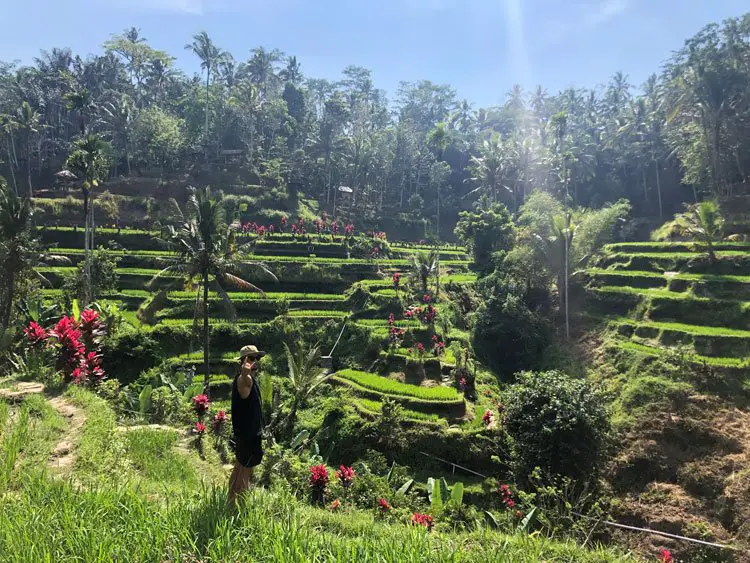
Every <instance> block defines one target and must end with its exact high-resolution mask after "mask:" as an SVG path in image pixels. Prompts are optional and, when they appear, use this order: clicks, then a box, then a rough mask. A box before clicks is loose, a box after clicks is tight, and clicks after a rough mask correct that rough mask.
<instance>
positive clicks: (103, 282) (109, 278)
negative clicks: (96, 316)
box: [63, 247, 119, 303]
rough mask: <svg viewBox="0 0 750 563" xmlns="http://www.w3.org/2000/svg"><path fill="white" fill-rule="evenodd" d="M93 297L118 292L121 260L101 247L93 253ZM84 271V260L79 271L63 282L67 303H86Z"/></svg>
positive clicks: (91, 259) (66, 277) (91, 258)
mask: <svg viewBox="0 0 750 563" xmlns="http://www.w3.org/2000/svg"><path fill="white" fill-rule="evenodd" d="M89 259H90V261H91V296H92V297H93V298H94V299H96V297H98V296H100V295H102V294H105V293H112V292H114V291H117V282H118V276H117V264H118V262H119V260H118V259H117V257H116V256H114V255H113V254H112V253H111V252H110V251H108V250H105V249H104V248H101V247H99V248H98V249H96V250H94V251H92V252H91V255H90V258H89ZM84 271H85V263H84V261H83V260H82V261H81V262H80V263H79V264H78V269H77V270H75V272H74V273H73V274H72V275H67V276H65V278H64V281H63V296H64V297H65V299H66V300H67V301H72V300H73V299H78V300H79V301H80V302H81V303H84V291H83V289H84Z"/></svg>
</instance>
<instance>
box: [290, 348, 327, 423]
mask: <svg viewBox="0 0 750 563" xmlns="http://www.w3.org/2000/svg"><path fill="white" fill-rule="evenodd" d="M284 351H285V352H286V361H287V366H288V367H289V383H290V387H291V391H292V398H291V404H290V410H289V415H288V416H287V419H286V428H285V431H286V432H287V433H288V432H291V430H292V429H293V428H294V424H295V422H296V421H297V410H298V409H299V408H300V407H301V406H302V405H303V404H304V402H305V400H306V399H307V398H308V397H310V396H311V395H312V394H313V393H314V392H315V391H316V390H317V389H318V387H320V386H321V385H322V384H323V383H325V382H326V381H327V380H328V378H329V377H331V375H333V374H329V373H326V372H325V370H324V369H323V368H321V367H320V365H319V364H320V347H319V346H311V347H310V348H307V349H305V347H304V346H303V345H301V344H300V345H298V346H294V347H292V348H290V347H289V345H287V343H286V342H284Z"/></svg>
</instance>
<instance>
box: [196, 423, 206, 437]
mask: <svg viewBox="0 0 750 563" xmlns="http://www.w3.org/2000/svg"><path fill="white" fill-rule="evenodd" d="M195 431H196V432H197V433H198V434H200V435H202V434H203V433H204V432H205V431H206V425H205V424H203V423H202V422H196V423H195Z"/></svg>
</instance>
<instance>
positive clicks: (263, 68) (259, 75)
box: [246, 47, 282, 99]
mask: <svg viewBox="0 0 750 563" xmlns="http://www.w3.org/2000/svg"><path fill="white" fill-rule="evenodd" d="M252 53H253V56H252V57H251V58H250V60H249V61H248V63H247V69H246V70H247V73H248V74H249V75H250V79H251V80H252V81H253V82H254V83H255V84H257V85H258V88H260V91H261V92H262V93H263V98H264V99H267V98H268V87H269V86H270V85H272V84H273V83H274V82H276V81H278V77H277V76H276V74H275V72H274V70H275V65H276V63H278V62H279V61H280V60H281V57H282V55H281V51H279V50H278V49H272V50H270V51H267V50H266V49H265V48H263V47H256V48H255V49H253V51H252Z"/></svg>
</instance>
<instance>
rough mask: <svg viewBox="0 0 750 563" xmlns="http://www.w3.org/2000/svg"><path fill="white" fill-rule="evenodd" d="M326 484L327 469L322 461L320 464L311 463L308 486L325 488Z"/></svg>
mask: <svg viewBox="0 0 750 563" xmlns="http://www.w3.org/2000/svg"><path fill="white" fill-rule="evenodd" d="M327 484H328V469H326V466H325V465H323V464H322V463H321V464H320V465H313V466H312V467H310V486H311V487H317V488H320V489H322V488H325V486H326V485H327Z"/></svg>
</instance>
